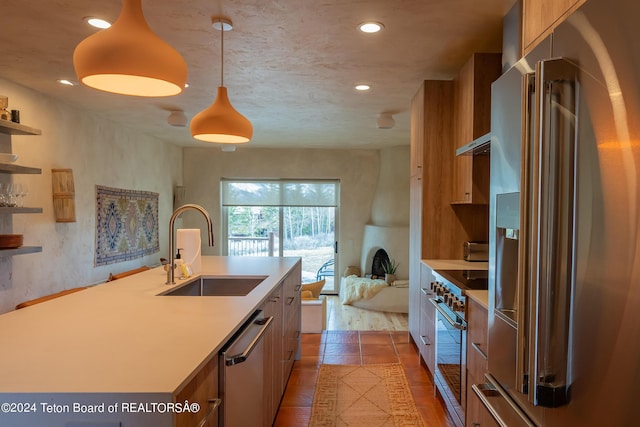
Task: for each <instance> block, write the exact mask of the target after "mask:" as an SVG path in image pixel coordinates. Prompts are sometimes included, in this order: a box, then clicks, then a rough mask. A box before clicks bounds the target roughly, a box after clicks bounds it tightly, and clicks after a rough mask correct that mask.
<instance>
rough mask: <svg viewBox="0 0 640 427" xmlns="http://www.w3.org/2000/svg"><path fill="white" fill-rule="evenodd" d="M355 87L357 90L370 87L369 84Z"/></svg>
mask: <svg viewBox="0 0 640 427" xmlns="http://www.w3.org/2000/svg"><path fill="white" fill-rule="evenodd" d="M355 89H356V90H359V91H365V90H369V89H371V86H369V85H356V86H355Z"/></svg>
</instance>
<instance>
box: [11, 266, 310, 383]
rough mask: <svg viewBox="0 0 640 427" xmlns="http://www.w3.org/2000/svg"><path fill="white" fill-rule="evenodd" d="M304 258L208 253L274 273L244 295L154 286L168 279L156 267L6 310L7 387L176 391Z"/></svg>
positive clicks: (251, 271) (241, 270) (242, 271)
mask: <svg viewBox="0 0 640 427" xmlns="http://www.w3.org/2000/svg"><path fill="white" fill-rule="evenodd" d="M297 262H299V258H273V257H252V258H247V257H214V256H208V257H203V258H202V273H201V274H200V275H202V276H210V275H266V276H268V277H267V279H265V280H264V281H263V282H262V283H261V284H260V285H258V286H257V287H256V288H255V289H254V290H252V291H251V292H250V293H249V294H248V295H246V296H242V297H194V296H184V297H178V296H156V295H157V294H160V293H162V292H165V291H167V290H168V289H169V286H168V285H165V281H166V272H165V271H164V270H163V268H162V267H158V268H154V269H152V270H149V271H145V272H142V273H138V274H136V275H133V276H130V277H126V278H124V279H120V280H117V281H113V282H109V283H105V284H102V285H97V286H94V287H91V288H89V289H87V290H84V291H81V292H76V293H74V294H71V295H67V296H64V297H62V298H57V299H54V300H51V301H48V302H45V303H41V304H37V305H34V306H31V307H28V308H25V309H21V310H16V311H13V312H10V313H6V314H3V315H1V316H0V378H1V380H0V393H18V392H19V393H23V392H24V393H27V392H32V393H48V392H53V393H73V392H80V393H91V392H95V393H99V392H100V393H113V392H118V393H173V392H175V391H176V390H178V389H179V388H180V387H181V386H182V384H183V383H186V381H188V380H190V378H191V376H192V375H193V374H194V373H195V372H197V370H198V369H199V368H200V367H201V366H203V365H204V364H205V363H206V362H207V361H209V360H210V359H211V357H214V356H216V355H217V353H218V351H219V350H220V348H221V347H222V345H223V344H224V343H225V342H226V341H227V340H228V339H229V338H230V337H231V336H232V335H233V333H234V332H235V331H236V330H237V329H238V328H239V327H240V326H241V325H242V324H243V323H244V321H245V320H246V319H247V318H248V317H249V316H250V315H251V314H252V313H253V312H254V310H255V309H256V308H258V307H259V306H260V305H261V304H262V303H263V301H265V299H266V297H267V296H268V295H269V293H270V292H271V290H272V289H274V288H275V286H276V285H277V284H278V283H280V281H281V279H282V278H283V277H284V276H285V275H286V273H287V272H288V271H289V270H290V269H291V268H292V267H294V266H295V264H296V263H297ZM176 282H177V285H172V286H179V285H180V283H182V282H184V281H180V280H177V281H176Z"/></svg>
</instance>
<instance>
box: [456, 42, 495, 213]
mask: <svg viewBox="0 0 640 427" xmlns="http://www.w3.org/2000/svg"><path fill="white" fill-rule="evenodd" d="M501 68H502V55H501V54H499V53H474V54H473V55H472V56H471V58H469V60H468V61H467V62H466V63H465V64H464V66H463V67H462V69H461V70H460V72H459V73H458V75H457V76H456V78H455V79H454V90H455V123H456V125H455V136H454V137H455V141H456V149H457V148H460V147H462V146H464V145H467V144H469V143H471V142H472V141H476V140H477V141H479V142H484V141H487V142H488V141H489V139H490V136H489V131H490V130H491V83H493V82H494V81H495V80H496V79H497V78H498V77H499V76H500V72H501ZM483 138H484V141H482V139H483ZM489 167H490V163H489V153H488V152H486V153H483V154H477V155H470V154H469V155H461V156H457V157H455V158H454V160H453V187H452V188H453V191H452V197H451V202H452V203H454V204H480V205H488V204H489Z"/></svg>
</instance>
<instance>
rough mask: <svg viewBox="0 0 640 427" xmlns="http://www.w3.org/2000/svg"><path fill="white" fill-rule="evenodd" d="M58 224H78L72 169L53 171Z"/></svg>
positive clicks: (55, 209) (54, 207)
mask: <svg viewBox="0 0 640 427" xmlns="http://www.w3.org/2000/svg"><path fill="white" fill-rule="evenodd" d="M51 185H52V190H53V211H54V214H55V217H56V222H76V200H75V197H76V195H75V194H76V193H75V187H74V184H73V170H72V169H51Z"/></svg>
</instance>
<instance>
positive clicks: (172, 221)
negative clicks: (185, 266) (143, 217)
mask: <svg viewBox="0 0 640 427" xmlns="http://www.w3.org/2000/svg"><path fill="white" fill-rule="evenodd" d="M190 209H193V210H195V211H198V212H200V213H201V214H202V215H204V218H205V219H206V220H207V231H208V235H209V246H213V240H214V238H213V223H212V222H211V217H210V216H209V213H208V212H207V211H206V210H205V209H204V208H203V207H202V206H200V205H194V204H188V205H183V206H180V207H179V208H178V209H176V210H175V211H174V212H173V215H171V219H170V220H169V256H170V257H171V258H170V261H169V270H168V274H167V283H166V284H167V285H173V284H175V283H176V282H175V279H174V278H175V268H176V265H175V263H174V262H173V257H174V256H175V254H174V252H175V250H176V243H175V238H174V233H175V230H174V227H175V222H176V219H177V218H178V217H179V216H180V214H182V212H184V211H187V210H190Z"/></svg>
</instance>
